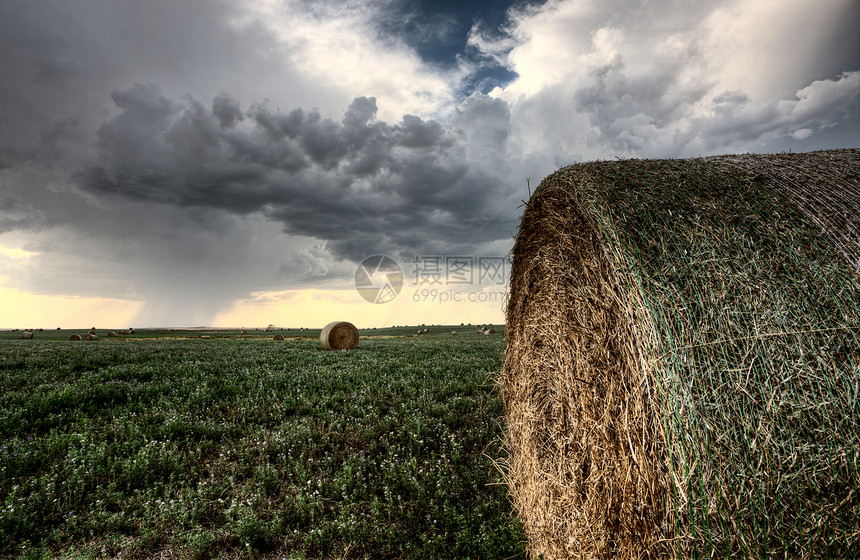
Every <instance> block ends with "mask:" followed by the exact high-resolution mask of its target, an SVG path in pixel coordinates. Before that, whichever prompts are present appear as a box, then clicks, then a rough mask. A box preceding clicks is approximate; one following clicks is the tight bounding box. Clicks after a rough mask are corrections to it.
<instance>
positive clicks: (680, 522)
mask: <svg viewBox="0 0 860 560" xmlns="http://www.w3.org/2000/svg"><path fill="white" fill-rule="evenodd" d="M858 207H860V150H831V151H824V152H813V153H810V154H780V155H744V156H718V157H712V158H700V159H690V160H626V161H611V162H592V163H587V164H579V165H575V166H571V167H568V168H564V169H561V170H559V171H557V172H556V173H554V174H552V175H550V176H549V177H547V178H546V179H544V181H543V182H542V183H541V185H540V187H539V188H538V189H537V190H536V191H535V192H534V194H533V196H532V197H531V199H530V200H529V202H528V204H527V205H526V209H525V212H524V214H523V217H522V220H521V225H520V230H519V232H518V234H517V237H516V242H515V246H514V249H513V252H512V255H513V261H512V267H511V277H510V291H509V298H508V304H507V311H506V315H507V327H506V337H507V341H508V344H507V348H506V355H505V363H504V366H503V370H502V380H501V381H502V396H503V400H504V407H505V415H506V421H507V433H506V436H505V437H506V446H507V447H508V452H509V459H508V461H509V463H508V465H507V467H506V471H507V472H506V477H507V480H508V484H509V488H510V491H511V495H512V499H513V501H514V504H515V508H516V511H517V513H518V516H519V518H520V520H521V521H522V525H523V530H524V532H525V534H526V537H527V540H528V545H527V549H528V554H529V556H530V557H532V558H536V557H538V556H539V555H541V554H543V556H544V558H546V559H547V560H549V559H553V558H624V559H627V558H630V559H632V558H649V557H654V558H657V557H693V556H703V557H710V556H715V555H719V556H732V557H735V556H739V557H765V556H774V557H775V556H787V557H806V556H809V555H815V554H824V555H826V556H830V557H848V556H851V553H850V551H852V550H857V549H858V547H860V521H858V520H860V495H857V494H856V492H855V493H852V490H853V489H855V488H856V487H857V483H858V481H860V466H858V465H860V462H858V460H857V451H856V449H857V448H856V442H857V441H860V423H858V422H857V419H858V411H857V408H856V404H852V401H851V399H846V398H832V399H827V398H825V399H822V398H821V397H820V396H817V395H824V394H827V395H834V396H835V395H847V394H852V389H851V387H852V386H856V367H857V366H856V364H858V363H860V316H858V314H857V313H856V310H857V309H858V308H860V274H858V273H860V266H858V263H860V260H858V256H860V213H858V212H857V211H856V209H857V208H858ZM824 310H826V311H824ZM852 368H854V369H853V370H852ZM823 434H827V435H826V436H823ZM823 551H826V552H823Z"/></svg>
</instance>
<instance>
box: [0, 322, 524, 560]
mask: <svg viewBox="0 0 860 560" xmlns="http://www.w3.org/2000/svg"><path fill="white" fill-rule="evenodd" d="M429 328H430V332H429V333H428V334H426V335H422V336H412V335H414V334H415V332H416V331H417V327H415V328H411V327H403V328H400V329H378V330H376V331H373V332H372V333H370V332H369V331H366V330H362V331H361V333H362V336H363V338H362V339H361V342H360V344H359V347H358V349H356V350H353V351H349V352H329V351H325V350H323V349H322V347H321V345H320V342H319V339H318V336H319V330H305V331H302V332H299V331H298V329H291V331H293V332H292V335H291V333H290V332H286V331H284V330H276V331H273V332H271V333H266V332H264V331H263V330H262V329H261V330H259V331H253V330H250V329H248V331H247V332H248V334H247V335H245V336H242V335H238V333H237V331H212V330H206V331H192V330H187V329H183V330H164V331H161V330H138V331H136V333H135V335H134V336H128V337H123V336H121V337H118V338H115V339H106V338H104V334H105V333H107V332H108V331H106V330H103V329H98V332H99V335H100V337H101V338H100V340H98V341H95V342H72V341H69V340H68V337H69V336H70V335H71V334H73V333H78V334H84V333H85V332H86V331H69V330H62V331H47V330H45V331H44V332H37V333H36V336H35V339H33V340H21V339H20V336H21V333H20V332H11V331H4V332H2V333H0V557H4V558H76V559H77V558H152V557H160V558H294V559H301V558H370V557H372V558H518V557H519V558H522V557H524V546H525V545H524V537H523V534H522V530H521V528H520V525H519V522H518V521H517V520H516V518H515V516H514V515H513V513H512V506H511V503H510V500H509V498H508V494H507V487H506V486H505V485H504V483H503V482H504V481H503V478H502V475H501V471H500V469H499V466H498V463H499V462H503V461H504V460H505V456H504V451H503V449H502V445H501V438H502V434H503V431H504V426H503V422H504V416H503V409H502V403H501V397H500V394H499V391H498V387H497V385H496V382H497V375H498V374H497V372H498V371H499V368H500V363H501V359H502V353H503V351H504V339H503V337H502V336H501V335H491V336H482V335H477V334H475V327H461V326H455V327H429ZM495 328H496V329H497V330H499V327H495ZM451 330H457V331H458V333H462V334H458V336H449V334H448V333H449V332H450V331H451ZM276 333H281V334H284V336H285V337H286V340H284V341H274V340H272V336H273V335H274V334H276ZM368 334H373V335H376V336H367V335H368ZM407 334H408V335H410V336H403V335H407ZM204 337H208V338H204Z"/></svg>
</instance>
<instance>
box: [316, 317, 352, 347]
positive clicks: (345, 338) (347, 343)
mask: <svg viewBox="0 0 860 560" xmlns="http://www.w3.org/2000/svg"><path fill="white" fill-rule="evenodd" d="M320 342H322V345H323V348H325V349H326V350H352V349H354V348H357V347H358V329H357V328H355V325H353V324H352V323H348V322H347V321H334V322H331V323H329V324H328V325H326V326H325V327H324V328H323V330H322V331H321V332H320Z"/></svg>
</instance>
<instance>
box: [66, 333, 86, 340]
mask: <svg viewBox="0 0 860 560" xmlns="http://www.w3.org/2000/svg"><path fill="white" fill-rule="evenodd" d="M69 340H83V339H82V338H81V335H79V334H73V335H72V336H70V337H69Z"/></svg>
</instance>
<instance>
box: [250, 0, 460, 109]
mask: <svg viewBox="0 0 860 560" xmlns="http://www.w3.org/2000/svg"><path fill="white" fill-rule="evenodd" d="M255 9H256V10H257V12H258V14H259V18H260V21H261V22H262V23H263V24H264V25H266V26H267V28H268V29H270V30H271V31H272V32H273V33H274V34H275V35H276V36H277V37H278V38H279V40H280V41H281V43H282V45H283V52H284V53H285V54H288V56H289V58H290V60H291V62H292V64H294V65H295V66H296V68H297V69H298V70H299V71H300V72H301V73H302V76H303V79H305V80H307V81H309V82H312V83H313V84H314V85H315V87H319V88H321V89H324V90H330V89H332V88H333V89H335V90H337V91H340V92H342V93H343V95H344V96H345V97H347V96H348V99H352V97H354V96H355V95H367V96H373V97H376V98H377V99H379V101H380V108H381V113H380V117H381V118H382V119H383V120H388V121H395V120H398V119H399V118H400V117H402V116H403V115H404V114H416V115H422V116H437V115H439V114H441V113H443V112H445V111H446V109H450V108H451V107H452V105H453V101H454V100H453V89H454V86H455V85H456V81H457V80H458V79H459V77H461V75H462V74H461V73H458V72H454V73H450V74H446V73H440V72H439V70H438V69H433V68H431V67H428V66H427V65H426V64H424V63H423V62H422V61H421V60H420V58H419V57H418V55H417V54H416V53H414V52H413V51H411V50H410V49H409V48H407V47H406V45H405V44H403V43H402V42H401V41H399V40H397V38H395V37H380V36H379V34H378V33H377V32H376V31H375V30H374V26H373V20H374V18H375V17H377V14H379V13H380V10H384V9H385V8H384V5H380V4H379V3H374V2H356V3H345V4H341V3H334V4H325V3H322V2H320V3H313V4H308V3H304V2H302V1H301V0H286V1H285V2H283V3H282V2H274V1H269V2H262V3H260V4H259V5H257V6H256V8H255ZM285 86H287V87H289V84H285ZM324 110H325V109H324Z"/></svg>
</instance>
